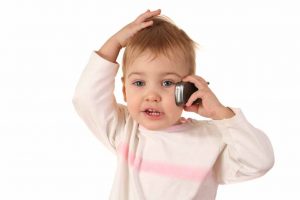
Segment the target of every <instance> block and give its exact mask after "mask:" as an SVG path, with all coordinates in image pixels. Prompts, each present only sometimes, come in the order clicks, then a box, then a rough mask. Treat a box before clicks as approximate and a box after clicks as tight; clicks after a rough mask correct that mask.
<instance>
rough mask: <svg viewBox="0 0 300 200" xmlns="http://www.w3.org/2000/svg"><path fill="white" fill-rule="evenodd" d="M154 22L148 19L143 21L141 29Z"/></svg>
mask: <svg viewBox="0 0 300 200" xmlns="http://www.w3.org/2000/svg"><path fill="white" fill-rule="evenodd" d="M152 24H153V21H147V22H143V23H141V26H140V29H143V28H146V27H148V26H151V25H152Z"/></svg>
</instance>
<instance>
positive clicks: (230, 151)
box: [211, 108, 274, 184]
mask: <svg viewBox="0 0 300 200" xmlns="http://www.w3.org/2000/svg"><path fill="white" fill-rule="evenodd" d="M231 109H232V110H233V111H234V113H235V116H233V117H232V118H229V119H223V120H211V121H212V123H213V124H214V125H216V127H217V129H218V130H219V132H220V133H221V137H222V145H221V148H220V155H219V157H218V158H217V161H216V163H215V166H214V167H215V171H216V175H217V179H218V182H219V184H229V183H236V182H242V181H246V180H250V179H254V178H258V177H260V176H263V175H264V174H265V173H266V172H267V171H269V170H270V169H271V168H272V167H273V165H274V153H273V148H272V145H271V142H270V140H269V138H268V137H267V135H266V134H265V133H264V132H262V131H261V130H259V129H257V128H255V127H254V126H252V125H251V124H250V123H249V122H248V121H247V119H246V118H245V116H244V115H243V113H242V112H241V110H240V109H238V108H231Z"/></svg>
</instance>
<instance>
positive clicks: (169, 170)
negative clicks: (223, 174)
mask: <svg viewBox="0 0 300 200" xmlns="http://www.w3.org/2000/svg"><path fill="white" fill-rule="evenodd" d="M118 152H119V154H120V155H121V156H122V158H123V159H124V160H125V161H129V164H130V166H132V167H133V168H134V169H136V170H137V171H141V172H149V173H154V174H158V175H162V176H167V177H173V178H178V179H187V180H191V181H202V180H203V179H204V178H205V177H206V176H207V175H208V173H210V169H209V168H204V167H191V166H184V165H176V164H170V163H164V162H161V161H149V160H145V159H143V158H142V157H136V155H134V154H132V153H129V148H128V144H125V143H123V144H120V146H119V148H118Z"/></svg>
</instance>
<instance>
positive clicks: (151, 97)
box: [146, 92, 161, 102]
mask: <svg viewBox="0 0 300 200" xmlns="http://www.w3.org/2000/svg"><path fill="white" fill-rule="evenodd" d="M146 101H154V102H160V101H161V97H160V96H159V94H157V93H155V92H151V93H149V94H147V96H146Z"/></svg>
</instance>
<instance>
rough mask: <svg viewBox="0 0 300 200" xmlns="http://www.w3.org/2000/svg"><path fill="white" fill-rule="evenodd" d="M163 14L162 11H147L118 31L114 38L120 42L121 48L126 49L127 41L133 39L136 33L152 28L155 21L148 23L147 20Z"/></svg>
mask: <svg viewBox="0 0 300 200" xmlns="http://www.w3.org/2000/svg"><path fill="white" fill-rule="evenodd" d="M160 12H161V10H160V9H157V10H155V11H150V10H147V11H146V12H145V13H143V14H141V15H140V16H138V17H137V18H136V19H135V20H134V21H133V22H131V23H130V24H127V25H126V26H125V27H123V28H122V29H121V30H120V31H118V32H117V33H116V34H115V35H114V36H113V37H114V38H115V40H116V41H118V42H119V44H120V46H121V47H125V46H126V45H127V41H128V39H129V38H130V37H132V36H133V35H134V34H135V33H137V32H138V31H140V30H141V29H143V28H146V27H148V26H151V25H152V24H153V21H151V20H150V21H147V19H149V18H151V17H153V16H156V15H159V14H160Z"/></svg>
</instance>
